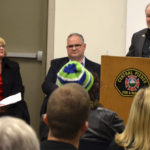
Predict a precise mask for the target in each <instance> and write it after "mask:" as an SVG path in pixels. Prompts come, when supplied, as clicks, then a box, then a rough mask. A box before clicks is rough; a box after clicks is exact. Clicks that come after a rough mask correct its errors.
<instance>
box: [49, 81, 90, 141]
mask: <svg viewBox="0 0 150 150" xmlns="http://www.w3.org/2000/svg"><path fill="white" fill-rule="evenodd" d="M89 102H90V98H89V95H88V93H87V91H86V90H85V89H84V88H83V87H82V86H80V85H79V84H77V83H68V84H65V85H63V86H61V87H59V88H58V89H56V90H55V91H54V92H53V93H52V94H51V96H50V98H49V101H48V106H47V120H48V126H49V128H50V132H51V134H52V135H53V136H54V137H57V138H61V139H74V138H75V137H76V135H77V133H78V131H79V130H80V129H81V128H82V126H83V125H84V124H85V122H86V120H87V119H88V112H89Z"/></svg>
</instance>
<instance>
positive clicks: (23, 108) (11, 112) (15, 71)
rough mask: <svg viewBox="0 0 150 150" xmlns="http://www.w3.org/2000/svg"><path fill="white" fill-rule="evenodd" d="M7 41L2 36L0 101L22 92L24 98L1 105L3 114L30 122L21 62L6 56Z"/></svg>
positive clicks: (0, 40) (0, 113)
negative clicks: (20, 67) (20, 66)
mask: <svg viewBox="0 0 150 150" xmlns="http://www.w3.org/2000/svg"><path fill="white" fill-rule="evenodd" d="M5 46H6V42H5V40H4V39H3V38H1V37H0V101H1V100H2V99H4V98H6V97H8V96H11V95H14V94H17V93H19V92H20V93H21V95H22V100H21V101H19V102H17V103H14V104H11V105H7V106H4V107H0V117H1V116H13V117H17V118H21V119H23V120H25V121H26V122H27V123H30V116H29V112H28V108H27V105H26V102H25V101H24V86H23V84H22V78H21V74H20V69H19V64H18V63H17V62H15V61H12V60H10V59H8V58H7V57H6V50H5Z"/></svg>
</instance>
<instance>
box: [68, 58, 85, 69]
mask: <svg viewBox="0 0 150 150" xmlns="http://www.w3.org/2000/svg"><path fill="white" fill-rule="evenodd" d="M69 61H72V60H71V59H69ZM81 64H82V65H83V66H84V67H85V56H84V57H83V59H82V62H81Z"/></svg>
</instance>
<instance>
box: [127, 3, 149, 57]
mask: <svg viewBox="0 0 150 150" xmlns="http://www.w3.org/2000/svg"><path fill="white" fill-rule="evenodd" d="M145 15H146V23H147V28H145V29H143V30H140V31H138V32H136V33H134V34H133V36H132V40H131V46H130V48H129V52H128V53H127V56H135V57H150V3H149V4H148V5H147V6H146V8H145Z"/></svg>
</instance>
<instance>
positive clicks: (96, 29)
mask: <svg viewBox="0 0 150 150" xmlns="http://www.w3.org/2000/svg"><path fill="white" fill-rule="evenodd" d="M125 29H126V0H55V30H54V58H59V57H63V56H66V55H67V53H66V38H67V36H68V35H69V34H70V33H72V32H78V33H81V34H83V36H84V38H85V42H86V43H87V48H86V53H85V55H86V56H87V57H88V58H89V59H91V60H93V61H96V62H98V63H101V62H100V58H101V55H104V54H108V55H117V56H119V55H120V56H124V55H125V39H126V37H125V34H126V30H125ZM49 40H50V39H49ZM48 55H50V54H49V53H48ZM48 58H49V57H48ZM48 62H49V60H48ZM48 66H49V63H48Z"/></svg>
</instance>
